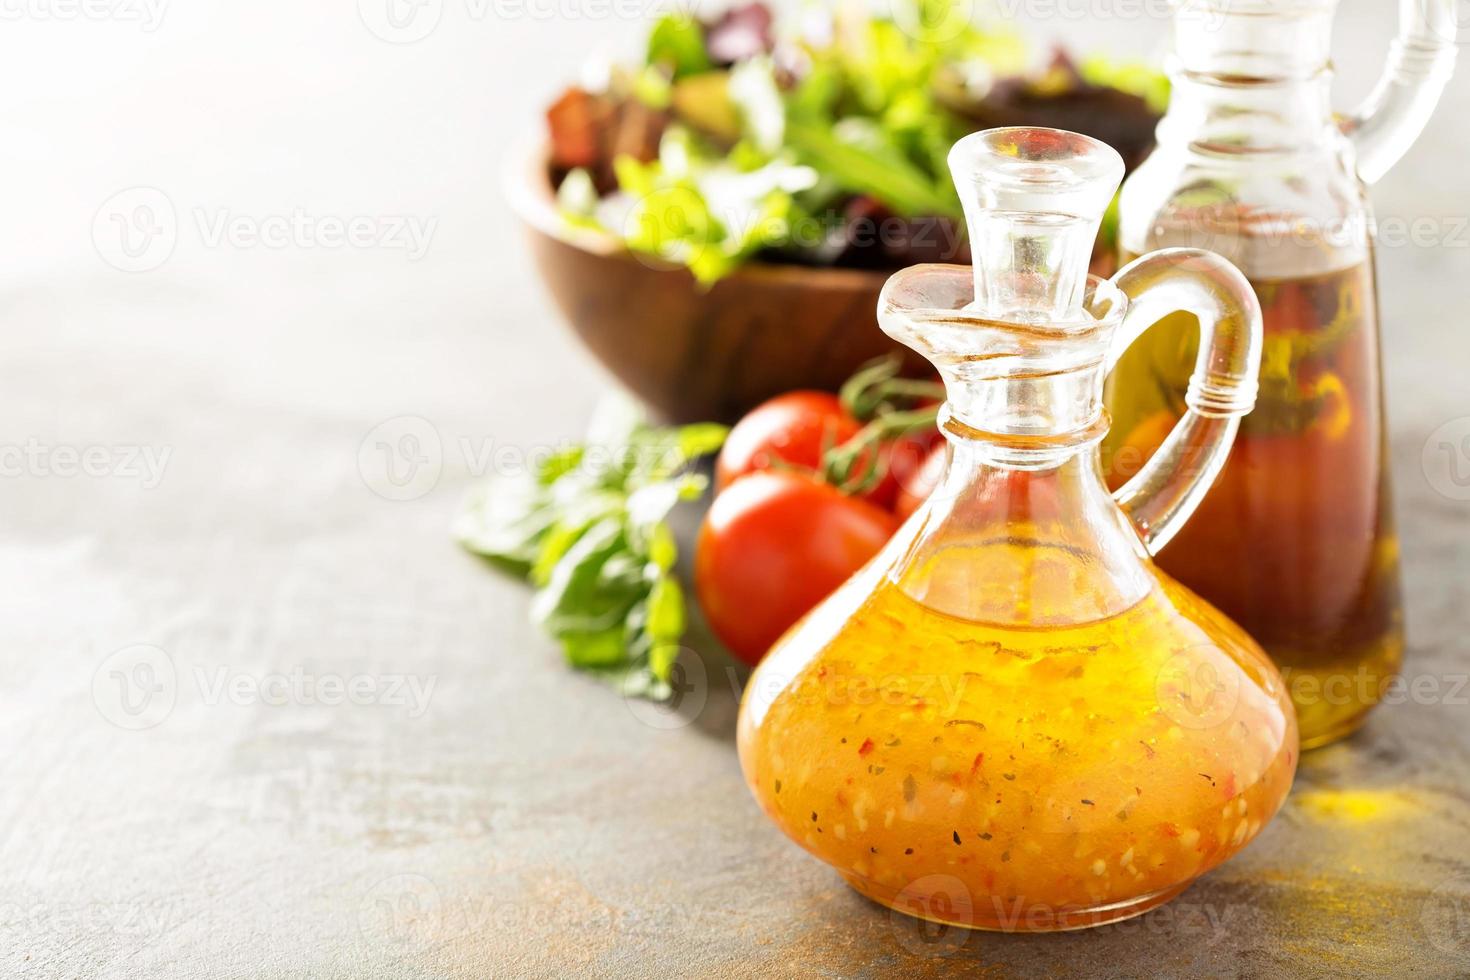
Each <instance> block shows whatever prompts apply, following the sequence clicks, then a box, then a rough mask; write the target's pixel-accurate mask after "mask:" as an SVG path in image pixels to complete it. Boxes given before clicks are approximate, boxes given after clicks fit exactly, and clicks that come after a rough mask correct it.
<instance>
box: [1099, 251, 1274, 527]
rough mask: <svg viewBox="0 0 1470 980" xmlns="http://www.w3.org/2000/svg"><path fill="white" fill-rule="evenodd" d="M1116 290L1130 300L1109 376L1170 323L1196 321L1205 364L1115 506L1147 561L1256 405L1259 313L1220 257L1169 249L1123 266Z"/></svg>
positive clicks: (1195, 499) (1188, 511)
mask: <svg viewBox="0 0 1470 980" xmlns="http://www.w3.org/2000/svg"><path fill="white" fill-rule="evenodd" d="M1113 284H1114V285H1116V286H1117V287H1118V288H1119V289H1121V290H1122V291H1123V292H1124V293H1125V294H1126V295H1127V296H1128V299H1129V306H1128V312H1127V314H1126V315H1125V316H1124V318H1123V324H1122V326H1121V327H1120V328H1119V330H1118V335H1117V337H1116V339H1115V340H1114V341H1113V348H1112V351H1111V352H1110V353H1109V355H1108V361H1107V370H1108V371H1112V369H1113V368H1114V367H1115V366H1116V365H1117V363H1118V359H1119V358H1121V357H1122V356H1123V352H1124V351H1126V350H1127V349H1128V348H1129V346H1131V345H1132V343H1133V342H1134V341H1135V340H1137V339H1138V338H1139V337H1140V336H1141V335H1142V334H1143V332H1144V331H1145V330H1147V329H1148V328H1149V327H1151V326H1153V325H1154V324H1155V323H1157V322H1158V321H1159V320H1161V319H1163V318H1164V317H1165V316H1167V315H1168V314H1170V313H1176V312H1179V311H1186V312H1189V313H1193V314H1194V315H1195V316H1196V317H1198V319H1199V325H1200V343H1199V357H1198V358H1196V360H1195V364H1194V374H1193V375H1192V376H1191V377H1190V379H1189V391H1188V393H1187V394H1186V395H1185V398H1184V401H1185V404H1186V405H1188V406H1189V408H1188V411H1187V412H1185V415H1184V418H1182V419H1180V420H1179V423H1178V424H1177V425H1175V426H1174V431H1172V432H1171V433H1169V438H1167V439H1165V440H1164V444H1163V445H1162V446H1160V447H1159V449H1158V451H1157V452H1156V453H1154V455H1153V457H1152V458H1151V459H1150V460H1149V461H1148V463H1147V464H1145V465H1144V467H1143V469H1141V470H1139V471H1138V473H1137V474H1136V475H1135V476H1134V477H1133V479H1131V480H1129V481H1128V482H1127V483H1125V484H1124V485H1123V486H1122V487H1121V488H1120V489H1119V490H1118V492H1117V493H1115V494H1113V499H1114V500H1116V501H1117V502H1118V506H1120V507H1122V508H1123V512H1124V513H1126V514H1127V515H1128V516H1129V518H1131V519H1132V521H1133V523H1134V525H1135V526H1136V527H1137V528H1138V533H1139V534H1140V535H1141V536H1142V538H1143V544H1144V547H1146V548H1147V549H1148V551H1149V554H1157V553H1158V551H1159V549H1161V548H1163V547H1164V545H1166V544H1168V543H1169V540H1170V539H1171V538H1172V537H1173V536H1174V535H1175V534H1176V533H1177V532H1178V531H1179V529H1180V528H1181V527H1183V526H1184V522H1185V521H1187V520H1189V518H1190V515H1192V514H1193V513H1194V510H1195V508H1196V507H1198V506H1199V503H1200V501H1201V500H1202V499H1204V495H1205V494H1206V493H1208V492H1209V489H1210V486H1211V485H1212V484H1213V483H1214V482H1215V477H1216V476H1218V475H1219V473H1220V468H1221V467H1223V466H1224V465H1225V457H1226V456H1228V455H1229V454H1230V447H1231V445H1232V444H1233V443H1234V442H1235V433H1236V430H1237V429H1238V428H1239V427H1240V418H1241V416H1243V415H1245V414H1247V413H1248V412H1250V410H1251V409H1252V408H1254V407H1255V404H1256V379H1257V377H1258V375H1259V374H1260V370H1261V304H1260V302H1259V301H1258V300H1257V299H1256V294H1255V291H1254V290H1253V289H1251V284H1250V283H1249V282H1248V281H1247V280H1246V278H1245V276H1243V275H1241V273H1240V270H1238V269H1236V268H1235V266H1233V265H1231V264H1230V263H1229V262H1227V261H1226V260H1225V259H1224V258H1222V257H1220V256H1218V255H1216V254H1215V253H1214V252H1206V251H1204V250H1202V249H1197V248H1167V249H1163V250H1161V251H1158V252H1152V253H1150V254H1148V255H1145V256H1143V257H1142V258H1140V259H1136V260H1135V261H1133V262H1130V263H1129V264H1128V265H1125V266H1124V267H1123V268H1122V269H1121V270H1119V272H1118V274H1117V275H1116V276H1114V277H1113Z"/></svg>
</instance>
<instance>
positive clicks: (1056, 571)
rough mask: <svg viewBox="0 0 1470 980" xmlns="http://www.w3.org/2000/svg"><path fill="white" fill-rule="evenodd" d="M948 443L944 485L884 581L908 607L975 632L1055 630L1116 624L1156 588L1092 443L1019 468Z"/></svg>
mask: <svg viewBox="0 0 1470 980" xmlns="http://www.w3.org/2000/svg"><path fill="white" fill-rule="evenodd" d="M946 438H948V440H949V443H950V458H949V465H948V467H947V469H946V471H945V475H944V477H943V479H942V480H941V481H940V484H939V486H938V487H937V488H936V489H935V490H934V491H933V493H932V494H931V495H930V497H929V500H928V502H927V503H926V504H925V507H924V509H923V511H921V515H922V516H921V517H916V518H915V520H916V521H917V522H919V524H918V526H917V528H916V530H915V538H914V540H913V542H912V543H911V544H910V545H909V547H908V548H907V549H905V552H904V554H903V556H902V557H901V558H900V559H899V560H898V561H897V562H896V563H895V565H894V566H893V567H892V568H891V569H890V570H889V577H890V579H891V580H892V581H893V582H894V583H896V584H897V585H898V587H899V588H901V589H902V590H903V591H904V592H905V593H906V594H907V595H908V596H909V597H910V598H912V599H914V600H915V601H917V602H920V603H922V604H924V605H925V606H927V607H929V608H930V609H934V610H936V611H938V612H942V613H944V614H946V615H950V616H954V617H957V618H960V619H964V620H968V621H971V622H984V623H991V624H1003V625H1012V626H1046V627H1057V626H1068V625H1077V624H1081V623H1088V622H1094V621H1096V620H1099V619H1105V618H1107V617H1109V616H1115V615H1118V614H1120V613H1122V612H1124V611H1125V610H1127V609H1129V608H1131V607H1132V606H1133V605H1135V604H1136V603H1138V602H1139V601H1140V600H1142V599H1143V598H1144V597H1145V596H1146V595H1147V594H1148V593H1149V591H1150V590H1151V589H1152V588H1154V586H1155V585H1156V580H1155V578H1154V576H1153V574H1152V572H1151V570H1150V566H1149V563H1148V559H1147V553H1146V552H1145V551H1144V549H1143V546H1142V544H1141V542H1140V541H1139V538H1138V535H1137V533H1136V531H1134V529H1133V527H1132V525H1131V524H1129V522H1128V519H1127V517H1126V516H1125V515H1124V514H1123V512H1122V511H1121V510H1119V508H1118V506H1117V504H1116V503H1115V502H1114V501H1113V498H1112V496H1111V495H1110V494H1109V493H1108V491H1107V489H1106V487H1105V486H1104V485H1103V481H1102V475H1101V472H1100V470H1099V468H1098V457H1097V448H1096V444H1095V443H1093V444H1090V445H1086V446H1080V447H1077V448H1075V449H1073V450H1072V451H1070V452H1066V453H1058V454H1057V455H1056V457H1055V460H1054V462H1053V463H1052V464H1051V465H1046V466H1041V465H1030V466H1027V467H1024V468H1021V467H1016V466H1013V465H1010V464H1009V463H1008V462H1007V461H1006V460H1005V459H1004V456H1003V454H998V453H997V445H996V444H995V443H993V442H990V441H984V440H976V439H971V438H967V437H964V436H961V435H957V434H956V433H955V432H954V431H953V430H947V431H946Z"/></svg>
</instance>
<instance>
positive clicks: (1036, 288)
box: [738, 129, 1297, 931]
mask: <svg viewBox="0 0 1470 980" xmlns="http://www.w3.org/2000/svg"><path fill="white" fill-rule="evenodd" d="M950 167H951V170H952V172H953V175H954V177H955V181H956V184H957V186H958V187H959V190H960V193H961V196H962V198H963V199H964V201H965V205H966V216H967V219H968V223H969V231H970V242H971V249H972V253H973V256H974V262H975V265H974V268H973V271H972V270H971V269H970V268H968V267H962V266H944V265H928V266H916V267H914V268H911V269H907V270H905V271H903V272H900V273H898V274H897V275H895V276H894V277H893V278H891V279H890V280H889V281H888V284H887V286H886V287H885V288H884V291H883V294H882V296H881V298H880V300H879V320H880V323H881V325H882V327H883V330H884V331H885V332H886V333H888V334H889V335H890V336H892V337H894V338H895V339H897V340H899V341H901V342H903V343H905V344H907V345H909V346H911V347H913V348H914V349H916V350H918V351H919V352H921V353H922V354H924V355H925V356H926V357H927V358H929V359H930V360H931V361H932V362H933V363H934V365H935V366H936V367H937V368H938V370H939V372H940V374H941V376H942V377H943V379H944V382H945V386H946V390H947V395H948V399H947V401H946V403H945V406H944V408H943V409H942V410H941V429H942V431H943V433H944V436H945V438H946V440H947V442H948V444H949V462H948V468H947V470H946V472H945V474H944V476H943V478H942V479H941V482H940V484H939V486H938V488H937V489H936V490H935V492H934V493H933V494H932V495H931V496H930V498H929V500H928V502H927V503H926V504H925V505H924V506H923V507H922V508H920V510H919V511H918V512H916V513H915V514H914V515H913V516H912V517H911V518H910V519H909V520H908V521H907V522H906V523H905V524H904V526H903V528H902V529H901V530H900V531H899V532H898V534H896V535H895V536H894V538H893V540H892V541H891V542H890V544H889V545H888V546H887V548H886V549H885V550H884V551H883V552H882V553H880V554H879V555H878V556H876V557H875V558H874V559H873V561H872V562H870V563H869V564H868V565H867V566H866V567H865V568H864V569H863V570H862V571H860V572H859V573H858V574H857V575H855V576H854V577H853V578H852V579H851V580H849V581H848V582H847V583H846V584H845V585H844V586H843V587H842V588H841V589H839V590H838V591H837V592H836V593H835V594H833V595H832V596H831V597H829V598H828V599H827V600H826V601H824V602H823V603H822V604H821V605H819V606H818V607H817V608H816V609H814V610H813V611H812V612H811V613H810V614H808V616H807V617H806V618H805V619H803V620H802V621H801V622H800V623H798V624H797V625H796V626H794V627H792V629H791V630H790V631H789V632H788V633H787V634H786V635H785V636H784V637H782V638H781V639H780V640H779V641H778V642H777V643H776V644H775V646H774V647H772V649H771V651H770V653H769V654H768V655H767V657H766V659H765V660H764V661H762V663H761V665H760V667H759V668H758V669H757V670H756V672H755V673H754V674H753V675H752V677H751V679H750V682H749V684H748V686H747V688H746V693H745V697H744V699H743V701H742V704H741V711H740V719H739V726H738V732H739V735H738V741H739V748H740V759H741V765H742V768H743V770H744V773H745V776H746V780H747V782H748V784H749V785H750V788H751V791H752V792H753V793H754V795H755V797H756V799H757V801H758V802H759V803H760V805H761V806H762V808H763V809H764V810H765V812H766V814H767V815H768V816H769V817H770V818H771V819H772V820H773V821H774V822H775V823H776V824H777V825H778V826H779V827H780V828H781V829H782V830H783V831H784V832H785V833H786V834H787V835H788V836H790V837H791V838H792V839H793V840H794V841H796V842H797V843H798V844H800V845H801V846H803V847H805V848H806V849H807V850H808V851H810V852H811V853H813V854H814V855H816V856H817V857H819V858H821V859H822V860H824V861H826V862H828V863H829V864H831V865H833V866H834V867H835V868H836V869H837V870H838V871H839V872H840V873H841V874H842V876H843V877H844V878H846V880H847V881H848V882H849V883H850V884H851V885H852V886H853V887H854V888H856V889H857V890H858V891H859V892H861V893H863V894H864V895H867V896H869V897H870V898H873V899H875V900H877V901H878V902H881V903H882V904H884V905H887V906H889V907H891V908H894V909H898V910H900V911H903V912H907V913H910V914H913V915H916V916H920V917H923V918H928V919H932V920H937V921H944V922H950V923H955V924H959V925H964V926H970V927H978V928H988V929H1003V930H1011V929H1016V930H1037V931H1042V930H1057V929H1074V928H1082V927H1086V926H1092V925H1098V924H1101V923H1104V922H1110V921H1114V920H1117V919H1121V918H1126V917H1128V916H1131V915H1137V914H1139V913H1141V912H1144V911H1146V910H1147V909H1149V908H1151V907H1153V906H1154V905H1157V904H1159V903H1161V902H1164V901H1167V900H1168V899H1169V898H1171V897H1172V896H1174V895H1176V894H1177V893H1178V892H1180V891H1181V890H1182V889H1183V888H1185V887H1186V886H1187V885H1188V884H1189V882H1190V881H1192V880H1193V879H1194V878H1196V877H1197V876H1198V875H1200V874H1202V873H1204V872H1205V871H1207V870H1209V869H1210V868H1212V867H1214V866H1215V865H1217V864H1219V863H1220V862H1221V861H1224V860H1225V859H1226V858H1228V857H1230V856H1231V855H1232V854H1234V853H1235V852H1236V851H1237V850H1239V849H1240V848H1241V847H1243V846H1244V845H1245V844H1246V843H1247V842H1248V841H1249V840H1251V839H1252V838H1253V837H1255V836H1256V834H1257V833H1259V832H1260V830H1261V827H1262V825H1264V824H1265V823H1266V821H1268V820H1269V819H1270V818H1271V816H1272V815H1273V814H1274V813H1275V812H1276V810H1277V808H1278V807H1279V806H1280V804H1281V802H1282V800H1283V798H1284V797H1285V796H1286V793H1287V790H1288V788H1289V787H1290V784H1291V780H1292V775H1293V773H1294V772H1295V763H1296V755H1297V735H1296V721H1295V717H1294V715H1293V713H1292V709H1291V704H1290V701H1289V699H1288V698H1287V696H1286V694H1285V691H1284V688H1283V685H1282V682H1281V678H1280V675H1279V674H1278V673H1277V671H1276V669H1275V667H1273V666H1272V665H1271V662H1270V660H1269V659H1268V658H1267V657H1266V655H1265V654H1264V653H1263V652H1262V651H1261V650H1260V648H1259V647H1258V646H1256V644H1255V643H1254V642H1253V641H1252V640H1251V639H1250V638H1249V637H1248V636H1247V635H1246V634H1245V633H1244V632H1243V631H1242V630H1241V629H1240V628H1239V627H1237V626H1235V625H1234V624H1233V623H1231V622H1229V621H1228V620H1227V619H1225V618H1224V617H1223V616H1222V615H1220V614H1219V613H1218V612H1216V611H1215V610H1214V609H1212V608H1211V607H1209V606H1208V605H1206V604H1205V603H1204V602H1202V601H1201V600H1200V599H1198V598H1196V597H1195V596H1194V595H1193V594H1191V593H1190V592H1188V591H1187V590H1186V589H1184V588H1182V587H1180V586H1179V585H1177V584H1176V583H1175V582H1173V581H1172V580H1171V579H1169V578H1167V577H1166V576H1164V575H1163V574H1161V573H1160V572H1159V571H1158V570H1157V569H1156V568H1155V567H1154V566H1153V564H1152V562H1151V561H1150V558H1149V553H1150V551H1151V550H1153V549H1155V548H1157V547H1159V546H1160V545H1161V544H1162V543H1163V542H1165V541H1167V540H1168V539H1169V538H1170V537H1171V536H1172V535H1173V534H1174V533H1175V532H1176V531H1177V530H1178V529H1179V527H1180V526H1181V525H1182V524H1183V522H1184V521H1186V520H1187V519H1188V518H1189V516H1190V513H1191V512H1192V511H1193V510H1194V508H1195V506H1196V505H1197V503H1198V502H1199V498H1200V496H1201V495H1202V494H1203V493H1204V492H1205V491H1206V490H1207V489H1208V488H1209V485H1210V482H1211V480H1212V478H1213V477H1214V475H1215V474H1216V473H1217V472H1218V469H1219V466H1220V465H1221V463H1223V461H1224V458H1225V455H1226V453H1227V452H1228V451H1229V446H1230V443H1231V440H1232V439H1233V438H1234V435H1235V431H1236V428H1237V426H1238V419H1239V417H1240V416H1241V415H1243V414H1244V413H1245V412H1247V411H1249V409H1250V407H1251V404H1252V401H1253V399H1254V391H1255V378H1256V370H1257V366H1258V358H1259V351H1260V340H1261V328H1260V311H1259V307H1258V306H1257V304H1256V302H1255V299H1254V297H1253V296H1252V294H1251V292H1250V288H1249V285H1248V284H1247V283H1246V281H1245V280H1244V278H1242V277H1241V275H1240V274H1239V273H1238V272H1237V271H1235V269H1233V268H1232V267H1231V266H1230V265H1229V263H1227V262H1226V261H1225V260H1223V259H1221V258H1219V257H1218V256H1215V255H1212V254H1210V253H1207V252H1202V251H1197V250H1189V249H1176V250H1171V251H1166V252H1159V253H1154V254H1152V255H1148V256H1145V257H1143V258H1141V259H1138V260H1137V261H1135V262H1133V263H1132V264H1130V265H1129V266H1128V267H1127V268H1125V269H1123V270H1121V271H1120V272H1119V273H1118V275H1117V276H1115V277H1114V278H1113V279H1112V280H1103V279H1098V278H1096V277H1089V276H1088V275H1087V265H1088V259H1089V256H1090V253H1091V251H1092V244H1093V240H1094V237H1095V235H1096V233H1097V229H1098V225H1099V222H1100V220H1101V217H1102V215H1103V212H1104V210H1105V209H1106V207H1107V205H1108V202H1109V200H1110V199H1111V198H1112V196H1113V192H1114V191H1115V190H1116V188H1117V186H1118V183H1119V181H1120V180H1121V179H1122V174H1123V163H1122V160H1121V159H1120V158H1119V156H1118V154H1117V153H1115V152H1114V151H1113V150H1112V149H1110V148H1109V147H1107V146H1106V145H1105V144H1102V143H1099V142H1097V141H1095V140H1092V139H1089V138H1087V137H1084V136H1080V135H1077V134H1073V133H1066V132H1061V131H1058V130H1048V129H999V130H990V131H987V132H983V133H977V134H975V135H972V136H969V137H966V138H965V139H963V140H961V141H960V142H959V143H958V144H956V146H955V147H954V149H953V151H952V152H951V154H950ZM1181 308H1182V309H1189V310H1191V311H1192V312H1193V313H1194V314H1195V315H1196V316H1197V318H1198V320H1199V322H1200V324H1201V332H1202V337H1203V343H1202V350H1203V353H1202V355H1201V356H1200V358H1199V359H1198V366H1197V370H1196V372H1195V375H1194V378H1193V380H1192V382H1191V385H1190V390H1189V396H1188V403H1189V410H1188V412H1187V413H1186V415H1185V417H1184V419H1183V421H1181V422H1180V424H1179V425H1178V426H1177V427H1176V428H1175V431H1174V433H1173V434H1172V435H1171V436H1170V438H1169V439H1168V441H1167V442H1166V443H1165V445H1164V448H1163V450H1162V451H1161V452H1160V453H1159V454H1157V455H1156V456H1155V458H1154V460H1153V461H1151V462H1150V463H1149V465H1148V466H1146V467H1144V468H1143V470H1142V471H1141V472H1140V473H1139V474H1138V475H1137V476H1136V477H1135V478H1134V479H1133V480H1132V481H1130V482H1129V484H1128V485H1127V486H1126V487H1124V488H1123V489H1122V490H1121V491H1120V492H1119V493H1118V494H1117V495H1116V497H1115V496H1110V495H1109V494H1108V491H1107V489H1106V488H1105V487H1104V485H1103V475H1102V471H1101V467H1100V461H1099V454H1098V445H1099V442H1100V440H1101V439H1102V436H1103V434H1104V433H1105V432H1106V430H1107V425H1108V422H1107V416H1106V414H1105V413H1104V411H1103V408H1102V385H1103V378H1104V374H1105V372H1106V371H1107V370H1108V369H1109V366H1110V364H1111V362H1112V361H1113V360H1114V359H1115V358H1116V356H1117V353H1118V352H1119V351H1120V350H1122V349H1123V348H1124V347H1126V345H1127V343H1128V342H1129V339H1130V338H1131V337H1134V336H1136V335H1138V334H1139V333H1141V332H1142V330H1143V328H1144V327H1146V326H1147V325H1148V324H1150V323H1153V322H1155V321H1156V320H1157V319H1158V318H1159V317H1160V315H1162V314H1165V313H1168V312H1170V311H1173V310H1177V309H1181Z"/></svg>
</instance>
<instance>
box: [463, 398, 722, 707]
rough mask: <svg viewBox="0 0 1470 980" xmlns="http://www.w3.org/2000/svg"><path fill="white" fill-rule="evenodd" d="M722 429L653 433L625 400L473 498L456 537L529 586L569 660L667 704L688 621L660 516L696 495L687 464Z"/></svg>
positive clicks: (695, 478)
mask: <svg viewBox="0 0 1470 980" xmlns="http://www.w3.org/2000/svg"><path fill="white" fill-rule="evenodd" d="M727 431H728V430H727V429H726V428H725V427H724V426H721V425H714V424H706V425H688V426H682V427H677V428H659V427H655V426H651V425H649V424H648V423H647V422H646V421H644V420H643V419H642V418H641V416H639V415H637V413H636V412H634V411H633V410H631V409H630V408H629V407H628V406H626V405H625V404H620V405H615V406H611V407H604V408H603V409H601V410H600V411H599V413H598V416H597V418H596V419H595V420H594V424H593V428H592V431H591V432H589V434H588V436H587V439H586V441H585V442H582V443H578V444H576V445H572V446H569V447H567V448H564V449H561V450H559V451H557V452H554V453H550V454H547V455H546V456H545V457H544V458H541V459H540V460H539V461H537V462H536V463H535V464H534V465H532V466H531V467H530V468H529V469H528V470H527V471H526V472H523V473H518V474H512V475H506V476H501V477H497V478H495V479H493V480H491V481H489V482H488V483H487V484H486V485H485V486H483V487H481V488H480V489H478V490H477V491H476V492H475V493H473V494H472V495H471V496H470V498H469V499H468V501H467V502H466V505H465V507H464V509H463V510H462V512H461V513H460V515H459V517H458V519H457V520H456V522H455V526H454V535H455V538H456V539H457V540H458V541H459V543H460V544H461V545H463V546H464V547H465V548H467V549H468V550H470V551H472V552H474V553H475V554H478V555H482V556H484V557H485V558H486V559H488V560H489V561H490V562H492V563H493V564H495V565H496V566H498V567H500V568H501V569H503V570H505V571H507V572H509V573H510V574H513V575H516V576H518V577H521V578H523V579H525V580H526V581H527V582H529V583H530V584H531V585H532V586H533V587H534V588H535V590H536V595H535V598H534V600H533V602H532V604H531V615H532V618H533V620H534V621H535V622H536V623H537V624H539V625H540V626H541V628H542V629H544V630H545V631H546V632H547V633H548V634H549V635H550V636H551V637H552V638H554V639H555V640H556V641H557V642H558V643H560V644H561V647H562V651H563V653H564V654H565V655H566V658H567V662H568V663H570V664H571V665H572V666H574V667H576V668H579V669H581V670H586V671H591V672H593V673H596V674H599V675H601V676H602V677H604V678H605V679H607V680H608V681H610V682H612V683H613V684H614V685H616V686H617V687H618V688H620V689H621V690H622V691H623V693H624V694H627V695H630V696H639V697H647V698H652V699H655V700H661V699H664V698H666V697H668V696H669V694H670V687H669V672H670V669H671V668H672V666H673V662H674V658H675V657H676V656H677V655H678V652H679V641H680V639H681V638H682V636H683V634H684V623H685V603H684V594H683V589H682V588H681V587H680V585H679V581H678V578H677V577H676V575H675V569H674V566H675V564H676V562H677V559H678V545H677V543H676V542H675V540H674V535H673V532H672V531H671V530H670V529H669V525H668V516H669V513H670V511H672V510H673V508H674V506H675V504H677V503H678V502H680V501H682V500H694V499H697V498H698V497H700V496H701V495H702V494H703V493H704V491H705V486H706V483H707V480H706V479H705V477H704V476H703V475H701V474H699V473H695V472H691V470H690V465H691V464H692V463H693V462H694V461H695V460H697V459H699V458H700V457H702V456H706V455H709V454H710V453H713V452H715V451H716V450H718V449H719V448H720V446H721V445H722V444H723V443H724V440H725V435H726V432H727Z"/></svg>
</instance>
